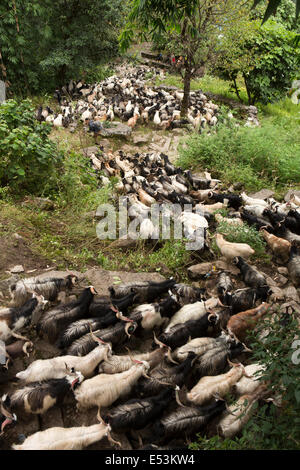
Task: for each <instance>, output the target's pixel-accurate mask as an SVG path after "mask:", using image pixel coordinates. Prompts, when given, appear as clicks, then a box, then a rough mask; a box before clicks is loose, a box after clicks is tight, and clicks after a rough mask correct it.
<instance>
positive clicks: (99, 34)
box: [0, 0, 125, 94]
mask: <svg viewBox="0 0 300 470" xmlns="http://www.w3.org/2000/svg"><path fill="white" fill-rule="evenodd" d="M123 4H124V2H122V0H56V1H55V2H53V1H52V0H28V1H26V2H23V1H22V0H2V1H1V3H0V18H1V21H0V37H1V40H0V53H1V56H0V78H3V79H4V80H6V81H8V82H10V84H11V88H12V90H13V91H14V92H17V93H18V94H24V91H25V92H26V93H27V92H28V90H30V91H31V92H37V91H44V90H53V89H54V88H55V87H56V86H57V85H63V84H64V83H65V81H66V80H67V79H69V78H78V77H79V76H80V74H81V72H82V71H83V70H86V69H89V68H90V67H92V66H94V65H99V64H101V63H103V62H105V61H107V60H109V59H110V58H111V57H113V56H115V55H116V54H117V53H118V47H117V46H118V42H117V37H118V34H119V28H120V27H121V24H122V21H123V12H124V9H125V6H123Z"/></svg>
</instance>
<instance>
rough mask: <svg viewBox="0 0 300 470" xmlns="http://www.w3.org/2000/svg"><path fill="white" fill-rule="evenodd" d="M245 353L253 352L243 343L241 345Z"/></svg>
mask: <svg viewBox="0 0 300 470" xmlns="http://www.w3.org/2000/svg"><path fill="white" fill-rule="evenodd" d="M242 345H243V347H244V351H245V352H253V351H252V349H250V348H248V347H247V346H246V345H245V343H242Z"/></svg>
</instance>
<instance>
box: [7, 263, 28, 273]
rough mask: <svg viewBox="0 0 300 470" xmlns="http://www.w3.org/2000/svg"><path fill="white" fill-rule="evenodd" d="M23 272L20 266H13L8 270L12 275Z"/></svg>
mask: <svg viewBox="0 0 300 470" xmlns="http://www.w3.org/2000/svg"><path fill="white" fill-rule="evenodd" d="M24 271H25V270H24V268H23V266H22V265H21V264H18V265H16V266H14V267H13V268H11V269H10V272H11V273H12V274H19V273H23V272H24Z"/></svg>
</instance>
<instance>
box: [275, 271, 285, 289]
mask: <svg viewBox="0 0 300 470" xmlns="http://www.w3.org/2000/svg"><path fill="white" fill-rule="evenodd" d="M274 280H275V281H276V282H277V284H278V285H279V286H280V287H283V286H285V285H286V283H287V282H288V279H287V278H286V277H284V276H282V275H281V274H278V275H277V276H275V277H274Z"/></svg>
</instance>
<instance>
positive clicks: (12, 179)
mask: <svg viewBox="0 0 300 470" xmlns="http://www.w3.org/2000/svg"><path fill="white" fill-rule="evenodd" d="M50 130H51V126H50V125H49V124H47V123H41V124H40V123H38V121H37V120H36V119H35V114H34V110H33V107H32V104H31V101H30V100H24V101H22V102H20V103H18V102H17V101H15V100H8V101H6V102H5V103H4V104H2V105H1V106H0V141H1V147H0V183H1V185H2V186H7V185H9V186H10V187H11V189H13V190H15V189H18V190H26V191H30V192H32V193H36V194H40V193H42V192H45V191H46V192H47V191H49V189H50V187H51V186H52V185H53V184H54V181H55V175H56V170H57V167H58V165H59V163H60V161H61V157H62V156H61V154H60V153H59V152H58V150H57V148H56V146H55V144H54V143H53V142H52V141H51V140H50V139H49V138H48V135H49V134H50Z"/></svg>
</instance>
